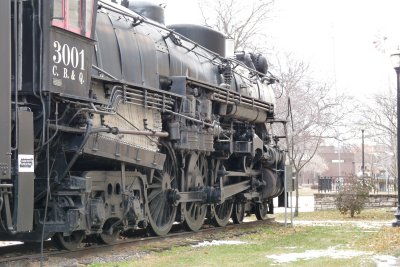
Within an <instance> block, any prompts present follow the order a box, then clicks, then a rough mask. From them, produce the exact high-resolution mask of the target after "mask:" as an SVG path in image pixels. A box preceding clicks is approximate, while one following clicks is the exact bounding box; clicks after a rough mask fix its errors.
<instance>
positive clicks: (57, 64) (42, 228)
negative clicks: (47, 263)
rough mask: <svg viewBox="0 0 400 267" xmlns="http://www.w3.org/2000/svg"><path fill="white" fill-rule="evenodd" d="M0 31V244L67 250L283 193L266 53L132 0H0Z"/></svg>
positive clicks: (240, 208) (220, 217)
mask: <svg viewBox="0 0 400 267" xmlns="http://www.w3.org/2000/svg"><path fill="white" fill-rule="evenodd" d="M0 36H1V38H0V55H1V58H2V63H1V65H0V81H1V83H0V90H1V94H2V97H1V98H0V109H1V112H0V114H1V115H0V125H1V126H2V128H1V130H0V131H1V136H2V138H1V140H0V240H21V241H33V242H38V241H41V240H42V239H47V238H52V239H53V240H54V241H55V242H56V243H57V244H58V245H59V246H60V247H61V248H66V249H74V248H77V247H78V246H79V244H80V243H81V242H82V240H83V238H85V237H87V236H92V237H96V239H97V240H99V241H101V242H104V243H112V242H114V241H115V239H116V238H117V237H118V235H119V233H121V232H126V231H134V230H136V229H138V228H148V229H150V230H151V231H152V232H153V233H154V234H157V235H165V234H167V233H168V232H169V231H170V229H171V227H172V225H173V224H174V223H176V222H179V223H181V224H182V225H183V226H184V227H186V228H187V229H188V230H192V231H197V230H199V229H200V228H201V226H202V225H203V223H204V221H205V219H208V220H209V221H211V222H212V223H213V224H214V225H216V226H225V225H226V224H227V223H228V221H229V219H231V218H232V220H233V221H234V222H235V223H241V222H243V217H244V216H245V214H255V215H256V217H257V219H259V220H263V219H265V218H266V217H267V214H268V213H272V212H273V205H272V199H273V198H274V197H278V196H279V198H280V200H282V198H283V195H284V194H283V187H284V179H285V175H284V169H285V153H284V151H283V150H282V149H280V148H279V146H278V140H279V138H281V137H279V136H275V135H273V132H272V129H273V127H272V125H273V124H274V123H275V124H276V123H283V124H284V122H282V121H279V120H276V119H275V118H274V105H275V98H274V94H273V91H272V89H271V87H270V84H271V83H273V82H274V79H273V77H272V76H271V75H270V74H269V73H268V70H267V63H266V59H265V58H264V57H263V56H261V55H255V54H250V53H244V52H242V53H236V54H235V55H233V54H229V53H227V52H226V51H225V50H226V49H225V48H226V40H225V36H224V35H223V34H221V33H219V32H217V31H214V30H212V29H210V28H207V27H203V26H196V25H185V24H180V25H172V26H168V27H167V26H165V25H164V14H163V9H162V8H161V7H160V6H157V5H154V4H149V3H146V2H135V1H122V4H121V5H117V4H114V3H111V2H107V1H100V0H99V1H97V0H48V1H44V0H7V1H0ZM280 202H282V201H280Z"/></svg>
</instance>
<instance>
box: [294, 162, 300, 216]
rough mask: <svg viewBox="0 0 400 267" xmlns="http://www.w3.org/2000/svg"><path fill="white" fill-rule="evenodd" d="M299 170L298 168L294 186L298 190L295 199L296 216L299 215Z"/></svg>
mask: <svg viewBox="0 0 400 267" xmlns="http://www.w3.org/2000/svg"><path fill="white" fill-rule="evenodd" d="M298 176H299V175H298V172H297V170H296V179H295V181H294V187H295V190H296V201H295V208H294V217H298V216H299V177H298Z"/></svg>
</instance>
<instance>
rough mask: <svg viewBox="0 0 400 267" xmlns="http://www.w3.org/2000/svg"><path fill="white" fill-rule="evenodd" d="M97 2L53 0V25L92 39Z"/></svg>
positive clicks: (91, 0)
mask: <svg viewBox="0 0 400 267" xmlns="http://www.w3.org/2000/svg"><path fill="white" fill-rule="evenodd" d="M94 4H95V0H53V17H52V25H53V26H56V27H59V28H63V29H65V30H67V31H71V32H74V33H77V34H80V35H83V36H86V37H91V33H92V26H93V18H94V14H93V11H94Z"/></svg>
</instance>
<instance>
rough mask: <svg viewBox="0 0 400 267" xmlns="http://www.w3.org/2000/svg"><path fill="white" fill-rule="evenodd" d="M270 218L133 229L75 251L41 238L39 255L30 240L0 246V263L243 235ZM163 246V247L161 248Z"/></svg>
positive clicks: (34, 244)
mask: <svg viewBox="0 0 400 267" xmlns="http://www.w3.org/2000/svg"><path fill="white" fill-rule="evenodd" d="M274 222H275V220H274V219H267V220H264V221H250V222H246V223H243V224H228V225H227V226H225V227H213V226H210V225H205V226H204V227H203V228H202V229H200V230H199V231H198V232H188V231H183V230H182V227H181V226H180V225H176V227H173V229H172V231H171V233H170V234H168V235H167V236H162V237H160V236H146V235H147V231H137V232H136V235H135V236H132V237H129V238H123V239H118V241H117V242H116V243H115V244H111V245H98V244H90V243H89V244H87V246H84V247H82V248H80V249H78V250H75V251H67V250H58V249H57V248H56V247H55V246H54V244H53V242H51V241H45V243H44V252H43V254H41V253H40V246H39V245H38V244H39V243H31V244H19V245H10V246H5V247H0V266H3V265H2V264H6V263H11V262H14V263H17V262H22V261H30V262H34V261H37V262H38V261H40V260H41V259H42V260H43V261H46V260H47V259H49V258H51V257H64V258H81V257H84V256H86V255H90V254H93V253H96V254H99V253H102V252H106V251H107V252H109V251H110V250H111V249H113V250H118V249H123V248H125V247H126V246H132V245H136V244H137V245H138V246H139V245H149V244H151V243H152V242H154V243H155V242H162V241H166V240H173V239H176V238H181V237H196V236H201V235H204V234H214V233H219V232H222V231H230V230H235V229H246V228H249V231H244V232H243V234H246V233H251V232H252V231H254V229H253V230H252V228H254V227H257V226H261V225H268V224H269V225H271V224H272V223H274ZM194 243H197V241H196V242H193V241H188V242H185V243H184V244H183V245H185V246H187V245H191V244H194ZM164 249H167V248H164ZM157 250H163V249H157Z"/></svg>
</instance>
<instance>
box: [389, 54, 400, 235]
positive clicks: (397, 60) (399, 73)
mask: <svg viewBox="0 0 400 267" xmlns="http://www.w3.org/2000/svg"><path fill="white" fill-rule="evenodd" d="M390 58H391V60H392V63H393V67H394V70H395V71H396V81H397V210H396V213H395V214H394V217H395V218H396V221H395V222H393V224H392V225H393V227H400V188H399V186H400V138H399V134H400V114H399V113H400V52H397V53H395V54H392V55H391V56H390Z"/></svg>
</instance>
